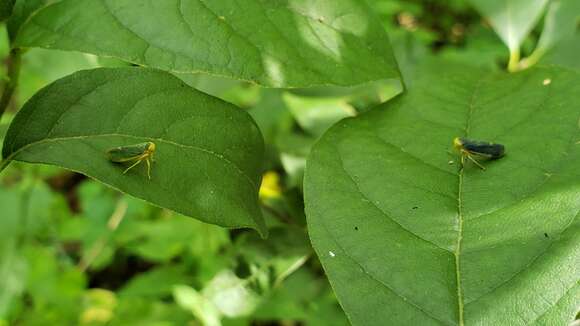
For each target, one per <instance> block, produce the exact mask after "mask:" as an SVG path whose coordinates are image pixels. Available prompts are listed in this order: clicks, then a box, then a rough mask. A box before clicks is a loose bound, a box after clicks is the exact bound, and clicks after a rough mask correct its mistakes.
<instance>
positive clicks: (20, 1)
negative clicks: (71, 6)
mask: <svg viewBox="0 0 580 326" xmlns="http://www.w3.org/2000/svg"><path fill="white" fill-rule="evenodd" d="M0 1H1V0H0ZM55 1H58V0H16V1H15V3H14V8H13V10H12V15H11V16H10V19H8V21H7V22H6V27H7V29H8V36H9V38H10V40H11V41H13V40H14V39H15V38H16V35H17V34H18V31H19V30H20V27H21V26H22V24H24V22H25V21H26V20H27V19H28V17H30V15H32V14H33V13H34V12H35V11H36V10H38V9H40V8H41V7H43V6H45V5H47V4H50V3H52V2H55Z"/></svg>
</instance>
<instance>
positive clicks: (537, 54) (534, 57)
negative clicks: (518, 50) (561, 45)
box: [518, 48, 546, 70]
mask: <svg viewBox="0 0 580 326" xmlns="http://www.w3.org/2000/svg"><path fill="white" fill-rule="evenodd" d="M545 53H546V51H545V50H544V49H543V48H536V49H535V50H534V52H532V54H530V56H528V57H527V58H524V59H522V60H521V61H520V63H519V65H518V70H524V69H528V68H529V67H531V66H533V65H535V64H536V63H538V61H540V59H541V58H542V57H543V56H544V54H545Z"/></svg>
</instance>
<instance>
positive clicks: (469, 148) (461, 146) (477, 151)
mask: <svg viewBox="0 0 580 326" xmlns="http://www.w3.org/2000/svg"><path fill="white" fill-rule="evenodd" d="M453 147H454V148H455V149H456V150H458V151H459V152H460V153H461V164H462V165H463V161H464V158H465V157H467V158H468V159H469V160H471V161H472V162H473V163H475V164H476V165H477V166H479V167H480V168H481V169H482V170H485V167H484V166H483V165H481V164H480V163H479V162H478V161H477V160H476V159H475V158H474V156H476V157H479V158H482V159H488V160H496V159H498V158H501V157H502V156H504V155H505V147H504V146H503V145H502V144H495V143H490V142H486V141H478V140H472V139H467V138H462V137H455V139H453Z"/></svg>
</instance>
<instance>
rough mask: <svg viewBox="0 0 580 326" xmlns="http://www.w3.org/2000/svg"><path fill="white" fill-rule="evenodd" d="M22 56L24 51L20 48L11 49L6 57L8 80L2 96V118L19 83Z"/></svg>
mask: <svg viewBox="0 0 580 326" xmlns="http://www.w3.org/2000/svg"><path fill="white" fill-rule="evenodd" d="M21 57H22V51H21V50H20V49H12V50H10V54H9V55H8V58H7V59H6V69H7V75H8V76H7V77H8V81H7V82H5V84H4V85H3V90H2V97H1V98H0V120H1V119H2V115H3V114H4V112H5V111H6V108H7V107H8V105H9V104H10V101H11V100H12V95H13V94H14V90H15V89H16V86H17V85H18V76H19V75H20V63H21Z"/></svg>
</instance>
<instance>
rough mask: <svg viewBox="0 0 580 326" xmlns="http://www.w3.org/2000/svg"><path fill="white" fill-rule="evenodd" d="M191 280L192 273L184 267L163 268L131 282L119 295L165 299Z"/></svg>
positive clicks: (150, 271)
mask: <svg viewBox="0 0 580 326" xmlns="http://www.w3.org/2000/svg"><path fill="white" fill-rule="evenodd" d="M188 274H189V275H188ZM191 279H192V277H191V275H190V273H188V271H187V270H186V269H185V268H183V267H182V266H173V265H166V266H161V267H157V268H155V269H153V270H149V271H147V272H145V273H141V274H139V275H137V276H135V277H134V278H132V279H131V280H129V282H128V283H127V284H126V285H125V286H124V287H123V288H122V289H121V290H120V292H119V295H120V296H122V297H136V298H144V297H149V298H151V297H153V298H155V297H164V296H166V295H171V293H172V291H173V286H175V285H177V284H187V283H190V282H191V281H192V280H191Z"/></svg>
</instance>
